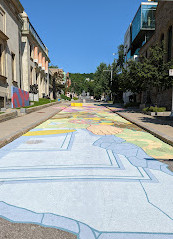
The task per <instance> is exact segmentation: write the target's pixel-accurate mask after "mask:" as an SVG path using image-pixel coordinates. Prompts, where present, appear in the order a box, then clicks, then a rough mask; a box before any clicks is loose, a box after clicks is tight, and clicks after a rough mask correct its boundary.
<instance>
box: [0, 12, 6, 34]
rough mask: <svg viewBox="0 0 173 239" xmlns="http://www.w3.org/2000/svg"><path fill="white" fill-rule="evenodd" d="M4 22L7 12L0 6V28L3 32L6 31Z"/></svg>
mask: <svg viewBox="0 0 173 239" xmlns="http://www.w3.org/2000/svg"><path fill="white" fill-rule="evenodd" d="M4 23H5V13H4V11H3V10H2V8H0V30H1V31H2V32H4Z"/></svg>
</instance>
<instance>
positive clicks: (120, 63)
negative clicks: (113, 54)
mask: <svg viewBox="0 0 173 239" xmlns="http://www.w3.org/2000/svg"><path fill="white" fill-rule="evenodd" d="M124 61H125V57H124V45H123V44H121V45H119V46H118V60H117V66H119V67H120V69H123V68H124Z"/></svg>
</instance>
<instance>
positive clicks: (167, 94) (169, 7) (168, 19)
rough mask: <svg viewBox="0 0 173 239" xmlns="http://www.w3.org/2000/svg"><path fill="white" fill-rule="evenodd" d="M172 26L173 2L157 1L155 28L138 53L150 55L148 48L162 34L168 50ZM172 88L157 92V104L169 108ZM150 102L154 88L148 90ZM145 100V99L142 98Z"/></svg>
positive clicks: (172, 53) (154, 100) (166, 56)
mask: <svg viewBox="0 0 173 239" xmlns="http://www.w3.org/2000/svg"><path fill="white" fill-rule="evenodd" d="M170 26H172V28H173V2H172V1H170V2H169V1H164V2H159V4H158V7H157V10H156V30H155V33H154V35H153V37H152V38H151V39H150V40H149V41H148V42H147V43H146V44H145V45H144V46H143V47H142V48H141V49H140V55H143V56H146V57H148V56H149V55H150V51H149V48H150V47H151V46H152V45H154V44H155V43H158V44H160V45H161V44H162V40H163V36H164V41H165V50H166V51H167V50H168V30H169V27H170ZM171 55H172V59H173V32H172V50H171ZM167 58H168V55H167V54H166V55H165V61H167ZM171 92H172V89H167V90H165V91H161V92H159V94H158V96H157V103H158V106H160V107H161V106H163V107H166V108H167V109H168V110H170V109H171V104H172V94H171ZM150 99H151V104H154V103H155V102H156V95H155V90H154V89H151V90H150ZM144 102H145V100H144Z"/></svg>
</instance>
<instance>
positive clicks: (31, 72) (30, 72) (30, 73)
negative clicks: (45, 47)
mask: <svg viewBox="0 0 173 239" xmlns="http://www.w3.org/2000/svg"><path fill="white" fill-rule="evenodd" d="M32 70H33V68H32V67H31V70H30V85H32Z"/></svg>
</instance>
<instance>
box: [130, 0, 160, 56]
mask: <svg viewBox="0 0 173 239" xmlns="http://www.w3.org/2000/svg"><path fill="white" fill-rule="evenodd" d="M157 4H158V3H156V2H155V3H153V2H152V3H149V2H143V3H141V5H140V7H139V9H138V11H137V13H136V15H135V17H134V19H133V21H132V25H131V34H132V35H131V36H132V42H131V55H134V54H135V51H136V50H137V49H138V48H141V47H142V45H144V44H145V43H146V42H147V41H148V40H149V39H150V38H151V37H152V35H153V33H154V31H155V14H156V8H157Z"/></svg>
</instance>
